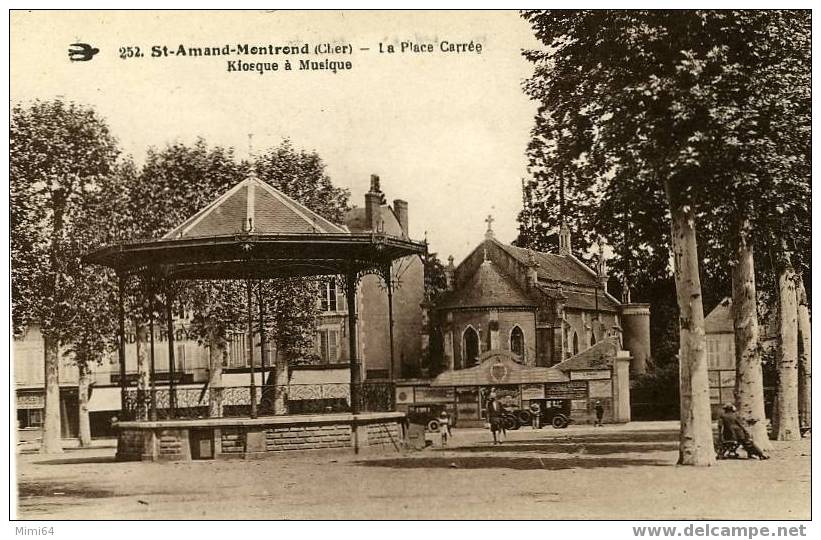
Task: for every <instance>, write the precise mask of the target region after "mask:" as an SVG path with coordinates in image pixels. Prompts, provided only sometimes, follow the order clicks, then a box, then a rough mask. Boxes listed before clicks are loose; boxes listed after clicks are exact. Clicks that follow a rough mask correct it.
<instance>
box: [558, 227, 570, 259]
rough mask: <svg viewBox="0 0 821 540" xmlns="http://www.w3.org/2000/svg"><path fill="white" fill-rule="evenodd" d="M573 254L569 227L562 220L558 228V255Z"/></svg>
mask: <svg viewBox="0 0 821 540" xmlns="http://www.w3.org/2000/svg"><path fill="white" fill-rule="evenodd" d="M571 253H573V248H572V247H571V246H570V227H568V226H567V223H565V222H564V220H562V226H561V227H560V228H559V255H570V254H571Z"/></svg>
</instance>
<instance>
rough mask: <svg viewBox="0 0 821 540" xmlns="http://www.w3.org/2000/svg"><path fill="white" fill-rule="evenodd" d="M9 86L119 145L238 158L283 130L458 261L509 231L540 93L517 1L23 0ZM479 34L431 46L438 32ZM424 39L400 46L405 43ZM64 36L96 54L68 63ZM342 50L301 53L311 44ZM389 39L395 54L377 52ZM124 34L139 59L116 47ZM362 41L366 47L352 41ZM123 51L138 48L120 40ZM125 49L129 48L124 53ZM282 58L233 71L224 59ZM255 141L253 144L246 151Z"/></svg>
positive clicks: (445, 37)
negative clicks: (415, 7) (188, 4)
mask: <svg viewBox="0 0 821 540" xmlns="http://www.w3.org/2000/svg"><path fill="white" fill-rule="evenodd" d="M10 41H11V55H10V61H11V69H10V71H11V99H12V101H14V102H27V101H30V100H33V99H51V98H54V97H58V96H59V97H62V98H63V99H66V100H71V101H76V102H78V103H82V104H86V105H91V106H93V107H94V108H95V109H96V110H97V111H98V112H99V113H100V115H101V116H102V117H103V118H105V120H106V121H107V122H108V124H109V126H110V127H111V130H112V132H113V133H114V135H115V136H116V137H117V138H118V140H119V142H120V146H121V147H122V149H123V150H124V152H125V153H126V154H130V155H132V156H133V157H134V159H135V160H136V161H137V162H138V163H141V162H142V161H143V160H144V157H145V153H146V150H147V149H148V148H149V147H151V146H154V147H158V148H162V147H163V146H165V145H166V144H168V143H173V142H181V143H189V144H190V143H192V142H193V141H194V140H195V139H196V138H197V137H203V138H205V140H206V141H207V142H208V143H209V144H211V145H221V146H232V147H235V148H236V149H237V155H238V156H239V157H247V156H248V153H249V142H248V141H249V138H248V135H249V134H253V138H252V141H253V142H252V146H251V149H258V150H261V149H264V148H267V147H270V146H275V145H277V144H278V143H279V142H280V141H281V140H282V139H283V138H286V137H287V138H290V139H291V141H292V142H293V144H294V146H296V147H297V148H302V149H306V150H315V151H316V152H317V153H318V154H319V155H320V156H321V157H322V159H323V160H324V162H325V163H326V165H327V171H328V174H329V175H330V177H331V179H332V181H333V182H334V184H335V185H338V186H341V187H345V188H348V189H349V190H350V191H351V202H352V203H354V204H356V205H359V206H362V205H364V193H365V192H366V191H367V190H368V187H369V181H370V175H371V174H378V175H379V176H380V177H381V182H382V190H383V191H384V192H385V195H386V197H387V199H388V200H389V201H392V200H393V199H405V200H407V201H408V203H409V215H410V229H411V236H412V237H413V238H415V239H419V240H421V239H422V238H424V237H425V235H427V239H428V242H429V244H430V250H431V251H434V252H438V253H439V255H440V258H441V259H442V260H445V259H446V258H447V256H448V255H453V256H454V257H455V258H456V262H457V263H458V262H459V261H460V260H461V259H462V258H463V257H465V256H466V255H467V254H468V253H469V252H470V251H471V250H472V249H473V248H474V247H475V246H476V245H477V244H478V243H479V242H480V241H481V240H482V239H483V235H484V231H485V229H486V228H487V225H486V223H485V219H486V217H487V216H488V215H489V214H491V215H492V216H493V218H494V221H493V229H494V231H495V234H496V236H497V238H499V239H500V240H501V241H504V242H510V241H512V240H513V239H514V238H515V237H516V215H517V213H518V212H519V210H520V209H521V205H522V200H521V196H522V195H521V179H522V178H523V177H526V175H527V167H526V158H525V148H526V146H527V143H528V140H529V131H530V128H531V125H532V121H533V115H534V114H535V112H536V104H535V103H534V102H532V101H530V100H529V99H528V98H527V97H526V96H525V95H524V93H523V92H522V89H521V85H522V82H523V80H524V79H526V78H527V77H528V76H529V75H530V73H531V67H530V65H529V64H528V63H527V61H525V59H524V58H523V57H522V56H521V50H522V49H523V48H532V47H537V46H538V43H537V42H536V40H535V38H533V36H532V33H531V32H530V28H529V26H528V25H527V23H526V22H525V21H523V20H522V19H521V18H519V16H518V14H517V13H516V12H512V11H509V12H508V11H494V12H458V13H457V12H436V13H432V12H390V13H388V12H367V11H359V12H328V11H326V12H302V11H288V12H282V11H276V12H262V11H256V12H236V11H235V12H197V13H193V12H93V11H88V12H60V11H49V12H21V11H16V12H14V13H12V16H11V38H10ZM445 41H447V42H450V43H465V44H469V43H470V42H471V41H472V42H473V44H474V45H476V44H481V46H482V49H481V53H480V54H477V53H476V52H475V51H474V52H470V51H466V52H462V53H453V52H442V51H441V49H440V47H441V45H442V43H443V42H445ZM402 42H409V43H412V44H416V45H422V46H427V45H432V46H433V48H434V52H414V51H413V47H410V48H409V49H408V50H406V51H405V52H401V43H402ZM72 43H88V44H91V45H92V46H93V47H95V48H98V49H99V50H100V52H99V53H98V54H96V55H95V56H94V57H93V58H92V60H90V61H87V62H79V61H76V62H72V61H69V58H68V54H67V52H68V48H69V45H70V44H72ZM244 43H247V44H249V45H267V44H273V45H275V46H276V45H283V46H287V45H292V44H304V43H307V44H308V45H309V48H310V49H311V53H312V54H309V55H296V56H294V55H284V54H279V55H274V56H270V55H269V56H239V55H237V54H229V55H227V56H217V57H199V58H194V57H178V56H170V55H169V56H159V57H151V48H152V46H158V47H162V46H166V47H168V49H169V50H175V49H177V47H178V46H179V45H181V44H182V45H183V46H184V47H186V48H187V47H210V46H217V47H222V46H225V45H226V44H227V45H229V47H234V48H235V47H236V46H237V45H238V44H244ZM326 43H327V44H330V45H331V46H336V45H350V47H351V51H352V54H313V53H314V48H315V47H316V46H317V45H320V44H326ZM380 44H381V47H382V49H383V50H387V47H388V45H393V46H394V47H395V49H397V50H398V52H395V53H392V54H391V53H387V52H384V53H380V52H379V49H380ZM122 47H132V48H133V47H139V48H140V51H141V53H143V54H144V56H142V57H139V58H134V57H132V58H125V59H123V58H121V57H120V49H121V48H122ZM363 48H367V49H369V50H366V51H364V50H361V49H363ZM132 51H134V49H132ZM126 54H127V53H126ZM324 58H328V59H329V60H331V61H337V62H339V61H349V62H351V69H350V70H339V71H338V72H337V73H332V72H329V71H327V70H323V71H309V70H299V69H297V67H298V66H295V69H294V70H292V71H285V70H284V66H283V62H284V61H285V59H290V60H291V61H292V62H293V63H295V64H298V63H299V60H312V61H320V60H322V59H324ZM236 60H242V61H244V62H272V61H274V62H277V63H278V64H279V69H278V71H275V72H270V71H269V72H265V73H264V74H260V73H257V72H253V71H251V72H236V71H234V72H229V71H228V62H229V61H236ZM251 151H253V150H251Z"/></svg>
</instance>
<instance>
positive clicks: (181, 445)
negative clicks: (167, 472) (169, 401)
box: [117, 413, 405, 461]
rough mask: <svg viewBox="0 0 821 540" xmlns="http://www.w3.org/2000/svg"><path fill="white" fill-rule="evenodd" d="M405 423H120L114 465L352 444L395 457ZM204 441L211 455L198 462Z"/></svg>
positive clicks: (395, 419)
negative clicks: (394, 452)
mask: <svg viewBox="0 0 821 540" xmlns="http://www.w3.org/2000/svg"><path fill="white" fill-rule="evenodd" d="M404 422H405V415H404V414H403V413H364V414H361V415H357V416H356V417H354V416H351V415H349V414H338V415H333V416H331V415H316V416H303V415H295V416H290V417H286V416H276V417H267V418H256V419H249V418H236V419H229V418H221V419H202V420H177V421H163V422H122V423H121V424H119V425H118V426H117V428H118V430H119V440H118V447H117V459H118V460H121V461H138V460H143V461H187V460H191V459H192V458H198V457H199V458H200V459H210V458H211V457H215V458H217V459H231V458H240V459H249V458H259V457H264V456H266V455H273V454H274V453H277V452H282V451H293V450H333V449H351V450H353V449H354V444H355V442H357V443H358V444H357V447H358V448H359V449H360V450H370V449H373V450H385V451H399V450H401V449H402V448H404V445H405V444H404V443H405V440H404V437H405V432H404V428H403V424H404ZM354 433H356V436H355V435H354ZM207 441H211V443H210V446H211V448H213V453H212V452H210V451H209V452H208V455H207V456H206V455H204V454H203V455H199V456H198V453H199V451H201V446H200V445H202V444H203V442H205V448H208V446H209V443H208V442H207ZM192 443H193V446H195V447H196V448H194V449H192V448H191V447H192ZM192 453H193V454H194V455H193V456H192Z"/></svg>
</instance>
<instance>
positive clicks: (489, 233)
mask: <svg viewBox="0 0 821 540" xmlns="http://www.w3.org/2000/svg"><path fill="white" fill-rule="evenodd" d="M494 221H496V220H495V219H493V216H492V215H490V214H488V215H487V218H485V223H487V231H485V238H493V222H494Z"/></svg>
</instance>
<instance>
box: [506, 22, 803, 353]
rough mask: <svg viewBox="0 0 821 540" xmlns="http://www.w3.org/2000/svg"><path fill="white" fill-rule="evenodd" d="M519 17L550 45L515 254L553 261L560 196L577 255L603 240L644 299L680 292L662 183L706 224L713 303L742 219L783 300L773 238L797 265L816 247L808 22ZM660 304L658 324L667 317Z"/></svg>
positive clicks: (707, 278) (766, 280)
mask: <svg viewBox="0 0 821 540" xmlns="http://www.w3.org/2000/svg"><path fill="white" fill-rule="evenodd" d="M523 16H524V17H525V19H526V20H528V21H529V22H530V23H531V24H532V26H533V29H534V32H535V33H536V36H537V37H538V38H539V39H540V40H541V41H542V43H543V44H544V46H545V48H544V49H541V50H530V51H526V52H525V56H526V57H527V58H528V59H529V60H530V61H531V62H532V63H533V64H534V75H533V77H531V78H530V79H529V80H528V81H527V82H526V83H525V91H526V92H527V93H528V94H529V95H530V96H531V97H532V98H533V99H535V100H537V101H538V102H539V109H538V113H537V115H536V118H535V123H534V127H533V130H532V139H531V142H530V144H529V146H528V158H529V168H530V172H531V176H532V177H531V179H530V180H529V181H528V182H526V183H525V185H524V195H525V208H524V210H523V212H522V214H521V215H520V218H519V221H520V235H519V239H518V243H520V244H524V245H529V246H530V247H534V248H536V249H550V248H553V244H554V242H553V238H552V234H553V233H554V232H555V230H556V229H557V227H558V225H559V220H560V219H561V218H560V215H559V212H558V209H559V199H560V196H561V189H560V188H561V187H562V185H563V187H564V199H565V204H564V206H565V212H564V217H565V219H566V220H567V221H568V222H569V223H570V225H571V227H572V229H573V230H574V243H575V244H576V246H577V247H578V248H579V249H580V250H581V251H585V250H587V249H589V247H590V246H591V245H592V243H593V241H594V240H595V238H597V237H599V236H603V237H605V238H606V240H607V242H608V243H609V244H610V245H611V246H612V247H613V249H614V251H615V259H614V260H613V261H612V270H613V274H614V275H616V276H619V277H620V278H625V277H626V278H627V279H628V281H629V283H630V284H631V286H632V289H633V290H634V291H636V294H634V299H636V300H644V301H646V300H649V299H650V297H649V296H647V295H646V294H643V292H644V291H650V290H652V289H657V288H658V285H659V284H661V283H663V282H667V283H669V284H670V286H672V281H671V280H669V277H670V276H671V273H670V272H671V266H670V260H671V253H670V250H669V246H670V245H671V239H670V236H669V235H670V216H669V211H668V207H667V201H666V198H665V194H664V190H663V187H662V185H661V183H660V181H659V180H660V179H662V178H667V177H671V176H672V177H674V178H676V180H675V182H677V183H678V184H679V185H686V190H685V192H684V193H683V195H684V196H685V197H687V199H688V201H689V202H690V204H692V205H693V208H694V211H695V216H696V219H697V221H698V223H699V238H700V255H702V265H701V268H702V278H703V279H702V289H703V294H704V297H705V305H706V306H708V307H712V306H714V305H716V304H717V303H718V302H719V301H720V300H721V299H722V298H723V297H724V296H728V295H729V293H730V280H729V268H730V265H731V264H732V263H733V260H732V257H733V252H732V248H731V246H733V245H734V241H735V240H734V235H735V233H736V230H737V226H738V219H737V216H738V215H739V214H745V215H746V216H747V217H748V218H749V219H750V220H751V221H752V225H753V228H754V231H755V234H754V238H755V239H756V240H757V241H758V245H757V246H756V249H757V251H758V252H759V253H760V254H761V256H760V257H758V259H757V266H758V270H759V273H760V275H761V279H760V280H759V281H760V284H761V288H762V289H763V290H764V291H767V292H770V291H774V290H776V289H777V287H776V286H775V282H774V275H775V272H774V271H773V270H774V268H775V267H776V266H777V265H778V260H779V252H778V251H779V250H777V249H775V250H774V249H773V246H774V245H775V246H777V243H776V242H775V238H776V237H777V236H779V235H781V236H782V237H783V236H786V238H788V239H789V246H788V247H789V248H790V251H791V252H794V253H809V246H810V244H809V223H810V220H809V204H808V203H809V187H810V182H809V178H810V177H809V172H810V171H809V164H810V160H809V151H810V138H809V129H810V124H809V121H810V101H809V90H810V84H809V74H810V71H809V62H810V54H809V21H810V15H809V12H807V11H778V10H776V11H752V10H750V11H744V10H738V11H710V10H698V11H696V10H692V11H691V10H687V11H612V10H608V11H561V12H558V11H557V12H551V11H549V12H536V11H531V12H525V13H524V14H523ZM797 264H799V265H800V264H801V263H797ZM804 268H806V266H804ZM667 296H669V295H667ZM653 300H656V297H655V296H654V297H653ZM656 304H657V302H654V316H653V319H654V320H657V317H656V316H655V310H656V309H657V308H658V307H661V308H662V310H664V311H667V309H666V305H665V306H657V305H656ZM672 305H673V306H674V304H672ZM661 337H662V336H660V335H657V334H655V332H654V335H653V338H654V339H653V341H654V344H656V345H657V344H658V343H659V341H660V340H659V338H661ZM667 337H668V338H669V336H667ZM654 355H655V353H654Z"/></svg>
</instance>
